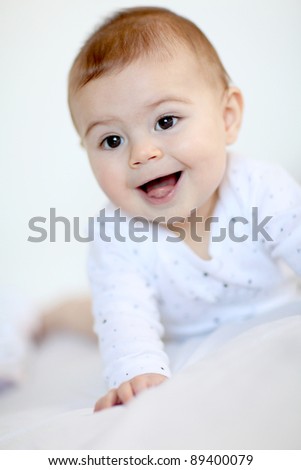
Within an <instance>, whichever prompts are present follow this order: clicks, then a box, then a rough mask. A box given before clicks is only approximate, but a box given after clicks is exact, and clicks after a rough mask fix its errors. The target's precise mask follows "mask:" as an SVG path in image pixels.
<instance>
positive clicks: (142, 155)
mask: <svg viewBox="0 0 301 470" xmlns="http://www.w3.org/2000/svg"><path fill="white" fill-rule="evenodd" d="M162 157H163V152H162V150H161V149H159V148H158V147H156V146H154V145H143V144H138V145H135V146H133V147H132V151H131V155H130V159H129V166H130V167H131V168H137V167H138V166H139V165H141V164H144V163H147V162H148V161H149V160H155V159H159V158H162Z"/></svg>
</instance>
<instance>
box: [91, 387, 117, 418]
mask: <svg viewBox="0 0 301 470" xmlns="http://www.w3.org/2000/svg"><path fill="white" fill-rule="evenodd" d="M117 404H119V400H118V395H117V390H116V388H113V389H112V390H110V391H109V392H108V393H107V394H106V395H105V396H103V397H101V398H100V399H99V400H97V402H96V403H95V406H94V412H97V411H101V410H105V409H106V408H110V407H111V406H114V405H117Z"/></svg>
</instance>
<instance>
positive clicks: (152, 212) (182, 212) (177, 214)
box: [121, 207, 195, 227]
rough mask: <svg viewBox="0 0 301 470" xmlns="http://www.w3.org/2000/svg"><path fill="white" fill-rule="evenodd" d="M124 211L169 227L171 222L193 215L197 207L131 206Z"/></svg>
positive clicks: (182, 221)
mask: <svg viewBox="0 0 301 470" xmlns="http://www.w3.org/2000/svg"><path fill="white" fill-rule="evenodd" d="M121 209H122V210H123V211H124V212H126V213H127V214H129V215H130V216H131V217H137V218H143V219H146V220H148V221H149V222H151V223H159V224H160V225H163V226H165V227H167V226H168V225H169V224H176V223H177V222H178V223H184V222H185V221H186V220H187V218H188V217H189V216H190V215H191V213H192V211H194V210H195V208H194V207H193V208H190V207H189V208H183V207H165V208H163V207H160V209H158V208H156V207H154V208H153V207H151V208H146V209H145V208H142V209H140V210H139V209H136V210H132V209H131V208H127V207H124V208H121Z"/></svg>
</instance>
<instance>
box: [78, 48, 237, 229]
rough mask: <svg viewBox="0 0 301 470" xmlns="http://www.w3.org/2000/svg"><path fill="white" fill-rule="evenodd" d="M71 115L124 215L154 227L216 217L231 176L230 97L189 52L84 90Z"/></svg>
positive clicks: (141, 64)
mask: <svg viewBox="0 0 301 470" xmlns="http://www.w3.org/2000/svg"><path fill="white" fill-rule="evenodd" d="M71 107H72V112H73V116H74V120H75V123H76V126H77V129H78V131H79V134H80V136H81V139H82V142H83V144H84V146H85V148H86V150H87V152H88V156H89V160H90V163H91V167H92V170H93V172H94V175H95V177H96V179H97V181H98V183H99V185H100V186H101V188H102V189H103V191H104V192H105V193H106V194H107V196H108V197H109V199H110V200H111V201H112V202H113V203H114V204H115V205H116V206H117V207H120V208H121V209H123V210H125V211H126V212H128V213H130V214H133V215H135V216H137V215H139V216H143V217H146V218H148V219H149V220H153V219H154V218H155V217H158V216H164V217H166V221H167V220H168V219H169V218H171V217H173V216H180V217H185V218H186V217H187V216H188V215H189V214H190V212H191V211H192V210H193V209H198V213H199V214H200V215H203V216H204V217H206V216H209V215H210V211H211V210H212V205H213V204H212V203H213V202H214V201H215V198H216V192H217V188H218V186H219V184H220V182H221V180H222V178H223V176H224V173H225V166H226V144H227V143H230V142H229V139H230V140H231V138H230V137H229V135H228V132H227V129H226V127H227V126H226V123H225V121H226V119H225V91H224V90H222V88H221V87H220V88H218V87H217V86H216V85H215V86H213V85H212V86H210V84H208V83H207V82H206V81H205V79H203V78H202V73H201V70H200V66H199V64H198V62H197V59H196V58H195V56H194V55H193V54H192V53H190V52H189V51H187V50H179V52H178V53H177V54H176V55H175V56H174V57H173V58H172V59H170V60H169V61H166V62H164V63H162V62H159V61H156V60H155V59H152V60H151V59H141V60H139V61H136V62H134V63H132V64H131V65H129V66H127V67H126V68H124V69H123V70H122V71H120V72H118V73H112V74H111V75H105V76H103V77H101V78H98V79H95V80H92V81H91V82H89V83H88V84H87V85H85V86H84V87H83V88H82V89H81V90H80V91H79V92H78V93H77V94H76V96H75V97H74V98H73V101H72V104H71Z"/></svg>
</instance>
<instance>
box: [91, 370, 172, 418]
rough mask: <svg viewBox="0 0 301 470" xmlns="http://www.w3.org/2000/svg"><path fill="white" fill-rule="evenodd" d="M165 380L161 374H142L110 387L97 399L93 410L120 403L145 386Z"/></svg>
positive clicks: (151, 385)
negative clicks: (116, 386) (117, 385)
mask: <svg viewBox="0 0 301 470" xmlns="http://www.w3.org/2000/svg"><path fill="white" fill-rule="evenodd" d="M165 380H167V377H165V376H164V375H161V374H142V375H138V376H137V377H134V378H133V379H131V380H129V381H127V382H123V383H122V384H121V385H119V387H118V388H112V389H111V390H110V391H109V392H108V393H107V394H106V395H104V396H103V397H101V398H100V399H99V400H97V402H96V404H95V407H94V411H101V410H104V409H106V408H111V407H112V406H115V405H122V404H125V403H127V402H128V401H130V400H131V399H132V398H133V397H134V396H136V395H138V394H139V393H141V392H142V391H143V390H146V389H147V388H150V387H154V386H156V385H160V384H161V383H162V382H164V381H165Z"/></svg>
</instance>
